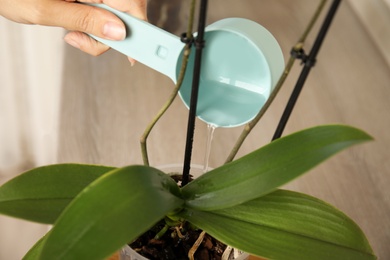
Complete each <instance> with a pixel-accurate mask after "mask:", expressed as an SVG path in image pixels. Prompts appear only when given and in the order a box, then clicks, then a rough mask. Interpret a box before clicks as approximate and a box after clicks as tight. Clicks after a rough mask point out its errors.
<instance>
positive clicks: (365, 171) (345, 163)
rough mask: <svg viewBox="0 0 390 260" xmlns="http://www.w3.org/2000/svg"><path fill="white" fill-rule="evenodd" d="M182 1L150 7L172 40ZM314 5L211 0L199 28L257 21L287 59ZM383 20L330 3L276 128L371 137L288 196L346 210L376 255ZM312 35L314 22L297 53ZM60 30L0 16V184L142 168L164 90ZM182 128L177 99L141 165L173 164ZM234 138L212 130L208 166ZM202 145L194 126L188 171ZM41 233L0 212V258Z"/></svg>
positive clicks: (380, 8)
mask: <svg viewBox="0 0 390 260" xmlns="http://www.w3.org/2000/svg"><path fill="white" fill-rule="evenodd" d="M167 2H169V1H168V0H167ZM188 2H189V1H188V0H187V1H182V2H181V3H182V6H181V7H180V8H176V9H178V11H177V10H176V11H174V12H173V13H171V14H170V15H169V16H167V15H166V12H167V11H168V9H169V6H163V7H161V8H162V9H160V10H159V12H157V13H158V14H161V17H160V18H159V20H158V21H157V20H153V22H156V23H157V24H158V25H161V26H168V27H167V29H169V30H172V31H173V30H174V33H176V34H178V33H181V32H182V31H184V30H185V28H186V27H185V25H186V17H187V16H188V15H187V8H186V7H187V5H188ZM318 2H319V1H311V0H295V1H291V0H276V1H275V0H243V1H234V0H213V1H210V4H209V19H208V23H211V22H213V21H216V20H218V19H221V18H224V17H232V16H237V17H245V18H249V19H252V20H254V21H257V22H259V23H260V24H262V25H263V26H265V27H266V28H268V29H269V30H270V31H271V32H272V33H273V34H274V36H275V37H276V38H277V40H278V41H279V42H280V45H281V47H282V49H283V51H284V54H285V57H286V58H287V57H288V55H289V51H290V49H291V47H292V46H293V45H294V44H295V42H296V41H297V39H298V38H299V36H300V34H301V33H302V32H303V30H304V28H305V25H306V23H307V21H308V19H309V18H310V17H311V14H312V13H313V11H314V10H315V8H316V5H317V3H318ZM328 2H330V1H328ZM171 3H172V2H171ZM175 12H179V13H175ZM158 14H153V16H156V17H157V16H158ZM166 19H168V23H165V22H164V21H165V20H166ZM169 21H176V22H171V24H170V23H169ZM172 23H173V24H172ZM178 23H179V26H174V25H176V24H178ZM389 24H390V1H389V0H370V1H368V0H350V1H344V2H343V3H342V4H341V6H340V9H339V11H338V13H337V16H336V19H335V20H334V23H333V24H332V27H331V29H330V32H329V35H328V37H327V38H326V40H325V43H324V45H323V47H322V49H321V51H320V55H319V57H318V63H317V64H316V66H315V67H314V69H313V71H312V73H311V74H310V76H309V79H308V81H307V83H306V86H305V88H304V90H303V92H302V94H301V97H300V99H299V101H298V104H297V107H296V109H295V110H294V113H293V115H292V117H291V119H290V121H289V124H288V125H287V128H286V130H285V134H287V133H291V132H293V131H296V130H300V129H303V128H305V127H310V126H314V125H319V124H327V123H343V124H349V125H353V126H356V127H359V128H362V129H364V130H365V131H367V132H368V133H370V134H371V135H372V136H374V137H375V141H374V142H371V143H367V144H363V145H360V146H356V147H354V148H352V149H349V150H348V151H344V152H342V153H341V154H339V155H337V156H336V157H334V158H332V159H331V160H329V161H327V162H326V163H324V164H322V165H321V166H319V167H317V168H316V169H314V170H312V171H311V172H310V173H308V174H307V175H305V176H304V177H302V178H300V179H298V180H296V181H294V182H292V183H291V184H289V185H288V186H287V188H290V189H294V190H298V191H301V192H306V193H309V194H312V195H314V196H318V197H320V198H321V199H324V200H326V201H328V202H329V203H331V204H333V205H335V206H336V207H338V208H340V209H341V210H343V211H344V212H346V213H347V215H349V216H350V217H351V218H352V219H354V220H355V221H356V222H357V223H358V224H359V225H360V226H361V228H362V229H363V230H364V232H365V233H366V234H367V236H368V238H369V240H370V242H371V244H372V247H373V249H374V251H375V252H376V253H377V255H378V256H379V258H380V259H389V258H390V248H389V246H388V245H389V244H390V191H389V190H390V189H389V186H390V176H389V174H390V163H389V161H390V160H389V159H390V158H389V154H388V150H389V147H390V135H389V134H388V132H389V130H388V129H389V127H390V116H389V111H390V102H389V101H390V73H389V72H390V51H389V50H388V46H390V27H389ZM317 30H318V26H317V27H316V28H315V29H314V31H313V33H312V34H311V35H310V37H309V39H308V41H307V43H306V47H305V49H306V51H309V49H310V48H311V45H312V43H313V40H314V37H315V34H316V33H317ZM63 34H64V31H63V30H62V29H58V28H44V27H39V26H26V25H19V24H14V23H11V22H9V21H6V20H5V19H3V18H0V183H4V182H5V181H7V180H8V179H10V178H11V177H12V176H14V175H16V174H18V173H20V172H21V171H24V170H26V169H29V168H31V167H34V166H38V165H43V164H49V163H56V162H83V163H98V164H109V165H115V166H122V165H127V164H134V163H138V164H139V163H142V160H141V156H140V149H139V143H138V140H139V137H140V135H141V134H142V132H143V130H144V127H145V126H146V124H147V123H148V122H149V121H150V119H151V118H152V117H153V116H154V115H155V113H156V112H157V111H158V109H159V108H160V106H161V105H162V103H163V102H164V101H165V99H166V98H167V97H168V95H169V94H170V91H171V89H172V83H171V82H170V80H169V79H168V78H166V77H164V76H162V75H160V74H158V73H157V72H154V71H152V70H150V69H148V68H146V67H145V66H144V65H142V64H137V65H136V66H134V67H131V66H130V65H129V63H128V62H127V59H126V57H124V56H123V55H121V54H119V53H117V52H115V51H109V52H108V53H106V54H104V55H102V56H100V57H97V58H96V57H90V56H88V55H86V54H83V53H81V52H80V51H78V50H75V49H72V48H71V47H69V46H65V44H64V43H63V41H62V37H63ZM300 70H301V67H300V66H299V63H298V62H297V63H296V65H295V67H294V69H293V71H292V73H291V75H290V76H289V78H288V80H287V82H286V84H285V87H284V89H282V91H281V92H280V94H279V96H278V97H277V98H276V100H275V102H274V104H273V105H272V106H271V108H270V109H269V111H268V112H267V114H266V115H265V117H264V118H263V119H262V120H261V121H260V123H259V125H258V126H257V127H256V129H255V130H254V131H253V133H252V134H251V135H250V137H249V138H248V140H247V141H246V142H245V143H244V146H243V148H242V149H241V151H240V153H239V156H242V155H243V154H246V153H248V152H250V151H252V150H254V149H256V148H257V147H260V146H262V145H264V144H266V143H268V142H269V140H270V138H271V137H272V134H273V131H274V129H275V128H276V125H277V122H278V120H279V118H280V115H281V113H282V111H283V108H284V105H285V104H286V101H287V99H288V96H289V94H290V93H291V90H292V88H293V86H294V84H295V81H296V78H297V76H298V75H299V73H300ZM186 121H187V111H186V109H185V108H184V106H183V105H182V104H181V101H180V100H176V102H175V103H174V105H173V107H172V108H171V109H170V110H169V111H168V113H167V115H166V116H165V117H164V118H163V119H162V120H161V122H160V123H159V124H158V126H157V127H156V128H155V130H154V131H153V132H152V134H151V136H150V139H149V141H148V144H149V145H148V147H149V151H150V160H151V164H152V165H162V164H167V163H176V162H182V161H183V151H184V142H185V127H186ZM241 130H242V128H235V129H217V130H216V132H215V138H214V142H213V146H212V151H211V158H210V166H212V167H216V166H218V165H220V164H221V163H223V161H224V159H225V157H226V156H227V154H228V151H229V149H231V147H232V145H233V143H234V141H235V139H236V138H237V137H238V135H239V133H240V131H241ZM205 141H206V126H205V125H204V124H203V123H202V122H200V121H198V122H197V128H196V136H195V147H194V156H193V162H194V163H198V164H202V163H203V155H204V149H205ZM46 230H47V227H46V226H44V225H38V224H33V223H29V222H26V221H22V220H15V219H12V218H9V217H5V216H0V260H3V259H4V260H14V259H15V260H17V259H20V258H21V257H22V256H23V255H24V253H25V252H26V251H27V250H28V249H29V248H30V247H31V246H32V245H33V244H34V242H35V241H36V240H38V239H39V238H40V237H41V236H42V235H43V234H44V232H45V231H46Z"/></svg>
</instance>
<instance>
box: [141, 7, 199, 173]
mask: <svg viewBox="0 0 390 260" xmlns="http://www.w3.org/2000/svg"><path fill="white" fill-rule="evenodd" d="M195 5H196V0H192V2H191V6H190V17H189V21H188V27H187V32H186V37H187V39H192V37H193V36H192V28H193V24H194V16H195ZM190 53H191V43H187V44H186V46H185V48H184V53H183V61H182V64H181V67H180V72H179V77H178V79H177V83H176V86H175V88H174V89H173V91H172V92H171V95H170V96H169V99H168V100H167V101H166V103H165V104H164V105H163V106H162V108H161V109H160V111H159V112H158V113H157V115H156V116H155V117H154V118H153V120H152V121H151V122H150V123H149V125H148V126H147V127H146V129H145V131H144V133H143V134H142V136H141V138H140V143H141V153H142V160H143V163H144V165H146V166H149V155H148V149H147V139H148V137H149V134H150V133H151V131H152V130H153V127H154V126H155V125H156V123H157V122H158V121H159V120H160V118H161V117H162V116H163V115H164V114H165V112H166V111H167V110H168V108H169V107H170V106H171V105H172V103H173V101H174V100H175V98H176V96H177V93H178V92H179V89H180V87H181V85H182V83H183V80H184V76H185V72H186V69H187V63H188V59H189V56H190Z"/></svg>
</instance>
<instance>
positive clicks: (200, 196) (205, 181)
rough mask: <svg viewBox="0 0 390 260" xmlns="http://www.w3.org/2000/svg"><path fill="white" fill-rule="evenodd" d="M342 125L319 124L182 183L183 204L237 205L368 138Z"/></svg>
mask: <svg viewBox="0 0 390 260" xmlns="http://www.w3.org/2000/svg"><path fill="white" fill-rule="evenodd" d="M370 139H371V137H370V136H368V135H367V134H366V133H364V132H362V131H361V130H358V129H356V128H352V127H349V126H342V125H328V126H319V127H314V128H310V129H307V130H303V131H300V132H297V133H294V134H291V135H289V136H286V137H283V138H281V139H279V140H276V141H274V142H272V143H270V144H268V145H266V146H264V147H263V148H260V149H259V150H257V151H255V152H252V153H250V154H248V155H246V156H244V157H242V158H240V159H238V160H236V161H233V162H231V163H229V164H226V165H224V166H222V167H219V168H217V169H215V170H212V171H210V172H208V173H206V174H204V175H203V176H201V177H199V178H198V179H196V180H194V181H192V182H191V183H189V184H188V185H186V186H185V187H184V188H183V189H182V192H183V195H184V197H185V198H186V200H187V201H186V205H187V206H188V207H190V208H194V209H198V210H214V209H222V208H226V207H231V206H234V205H238V204H240V203H243V202H246V201H248V200H251V199H255V198H258V197H260V196H263V195H265V194H267V193H270V192H272V191H274V190H275V189H276V188H278V187H279V186H281V185H283V184H285V183H287V182H289V181H291V180H292V179H294V178H296V177H298V176H300V175H301V174H303V173H305V172H306V171H308V170H309V169H311V168H313V167H314V166H316V165H317V164H319V163H320V162H322V161H324V160H325V159H327V158H329V157H330V156H332V155H334V154H335V153H337V152H339V151H341V150H342V149H345V148H347V147H349V146H351V145H354V144H357V143H361V142H363V141H366V140H370Z"/></svg>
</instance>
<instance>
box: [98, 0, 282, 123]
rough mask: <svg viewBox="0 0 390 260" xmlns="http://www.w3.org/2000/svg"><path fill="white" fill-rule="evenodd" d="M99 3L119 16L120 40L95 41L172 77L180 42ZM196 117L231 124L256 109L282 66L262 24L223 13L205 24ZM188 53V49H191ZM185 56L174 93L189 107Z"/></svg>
mask: <svg viewBox="0 0 390 260" xmlns="http://www.w3.org/2000/svg"><path fill="white" fill-rule="evenodd" d="M91 5H93V6H97V7H100V8H104V9H106V10H108V11H110V12H112V13H114V14H115V15H117V16H118V17H119V18H120V19H122V20H123V22H124V23H125V25H126V27H127V37H126V39H125V40H123V41H119V42H118V41H110V40H105V39H102V38H99V37H95V36H92V37H94V38H95V39H96V40H98V41H100V42H102V43H104V44H106V45H108V46H110V47H111V48H113V49H115V50H117V51H119V52H121V53H123V54H125V55H127V56H130V57H132V58H134V59H135V60H137V61H139V62H141V63H143V64H145V65H146V66H148V67H150V68H152V69H155V70H157V71H159V72H161V73H162V74H164V75H166V76H168V77H169V78H170V79H172V81H173V82H174V83H176V81H177V77H178V76H179V71H180V67H181V60H182V55H183V50H184V46H185V44H184V43H183V42H181V40H180V38H179V37H177V36H175V35H173V34H171V33H169V32H166V31H164V30H162V29H160V28H158V27H156V26H154V25H152V24H149V23H147V22H145V21H142V20H139V19H137V18H134V17H132V16H130V15H128V14H126V13H122V12H119V11H117V10H115V9H112V8H110V7H109V6H107V5H104V4H91ZM205 30H206V33H205V41H206V47H205V49H204V51H203V56H202V57H203V58H202V69H201V79H200V86H199V98H198V105H197V117H198V118H200V119H201V120H203V121H204V122H206V123H208V124H210V125H213V126H215V127H234V126H240V125H243V124H245V123H247V122H249V121H250V120H252V119H253V118H254V117H255V116H256V114H257V113H258V112H259V111H260V109H261V108H262V106H263V105H264V103H265V101H266V100H267V98H268V97H269V95H270V93H271V91H272V89H273V88H274V86H275V84H276V83H277V81H278V79H279V77H280V75H281V74H282V72H283V69H284V59H283V54H282V52H281V49H280V47H279V44H278V43H277V41H276V40H275V38H274V37H273V36H272V35H271V33H270V32H268V31H267V30H266V29H265V28H264V27H262V26H261V25H259V24H257V23H255V22H253V21H250V20H247V19H242V18H227V19H223V20H220V21H217V22H215V23H213V24H211V25H209V26H207V27H206V29H205ZM192 54H193V53H192ZM192 54H191V56H190V59H189V63H188V67H187V72H186V75H185V78H184V82H183V84H182V86H181V89H180V91H179V95H180V97H181V99H182V100H183V102H184V104H185V105H186V106H187V107H189V103H190V93H191V86H192V71H193V64H194V55H192Z"/></svg>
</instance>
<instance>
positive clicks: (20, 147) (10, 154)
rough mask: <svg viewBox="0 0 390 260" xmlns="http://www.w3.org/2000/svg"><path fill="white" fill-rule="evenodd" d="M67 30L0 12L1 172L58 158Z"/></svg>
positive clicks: (49, 161) (7, 172)
mask: <svg viewBox="0 0 390 260" xmlns="http://www.w3.org/2000/svg"><path fill="white" fill-rule="evenodd" d="M63 34H64V32H63V30H62V29H59V28H48V27H41V26H32V25H21V24H16V23H13V22H10V21H8V20H6V19H4V18H2V17H0V177H1V176H5V175H8V174H9V173H10V172H11V171H12V170H15V169H20V168H26V167H28V166H29V165H30V166H32V165H41V164H46V163H53V162H54V161H55V158H56V142H57V132H58V131H57V121H58V113H59V111H58V108H59V100H60V87H61V82H62V78H61V71H62V64H63V62H62V60H63V44H64V43H63V41H62V37H63Z"/></svg>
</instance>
